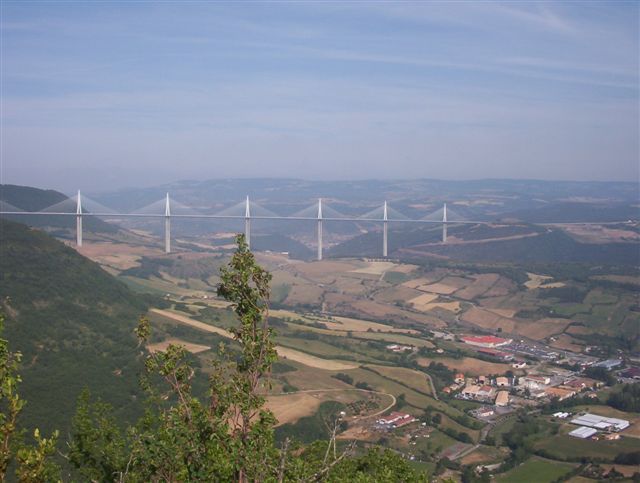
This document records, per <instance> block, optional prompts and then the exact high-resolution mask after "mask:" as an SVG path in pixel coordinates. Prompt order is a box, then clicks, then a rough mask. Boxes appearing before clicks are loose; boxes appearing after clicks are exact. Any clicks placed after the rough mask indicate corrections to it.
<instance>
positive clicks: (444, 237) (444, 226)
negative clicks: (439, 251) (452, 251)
mask: <svg viewBox="0 0 640 483" xmlns="http://www.w3.org/2000/svg"><path fill="white" fill-rule="evenodd" d="M442 243H447V204H446V203H445V204H444V208H443V212H442Z"/></svg>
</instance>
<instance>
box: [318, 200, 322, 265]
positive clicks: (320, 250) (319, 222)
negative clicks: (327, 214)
mask: <svg viewBox="0 0 640 483" xmlns="http://www.w3.org/2000/svg"><path fill="white" fill-rule="evenodd" d="M318 260H322V198H318Z"/></svg>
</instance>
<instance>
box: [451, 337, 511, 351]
mask: <svg viewBox="0 0 640 483" xmlns="http://www.w3.org/2000/svg"><path fill="white" fill-rule="evenodd" d="M460 340H462V342H464V343H465V344H469V345H472V346H476V347H486V348H493V347H501V346H503V345H509V344H511V342H513V339H503V338H502V337H495V336H493V335H482V336H471V335H470V336H463V337H461V338H460Z"/></svg>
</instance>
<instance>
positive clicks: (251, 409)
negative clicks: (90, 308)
mask: <svg viewBox="0 0 640 483" xmlns="http://www.w3.org/2000/svg"><path fill="white" fill-rule="evenodd" d="M237 242H238V249H237V251H236V253H235V254H234V256H233V258H232V259H231V261H230V263H229V264H228V266H226V267H224V268H222V269H221V280H222V281H221V283H220V285H219V287H218V294H219V295H220V296H222V297H224V298H225V299H227V300H229V301H230V302H232V304H233V307H234V310H235V313H236V315H237V316H238V319H239V324H238V326H237V327H235V328H234V329H233V330H232V332H233V334H234V338H235V340H236V341H237V343H238V344H239V345H240V356H239V357H231V356H229V355H227V354H226V352H225V349H224V346H221V347H220V349H219V357H218V358H217V359H216V361H213V362H212V367H211V376H210V380H209V392H208V395H207V397H206V398H203V399H201V398H198V397H196V396H195V395H194V394H193V392H192V380H193V377H194V374H195V371H194V369H193V368H192V367H191V366H190V364H189V363H188V357H187V352H186V350H185V349H184V347H182V346H176V345H171V346H169V347H168V349H167V350H166V352H156V353H153V354H149V355H148V356H147V358H146V364H145V365H146V375H145V377H144V379H143V381H142V382H143V387H144V389H145V390H146V392H147V393H148V395H149V397H148V403H147V408H146V411H145V414H144V416H143V417H142V418H141V419H140V420H139V421H138V422H137V423H136V424H135V425H133V426H129V427H127V428H126V429H124V430H123V429H121V428H120V426H119V425H118V422H117V421H116V419H115V417H114V416H113V412H112V409H111V407H110V406H109V405H107V404H104V403H101V402H97V403H94V404H92V403H90V396H89V394H88V393H87V392H85V393H84V394H83V395H82V396H81V398H80V401H79V405H78V410H77V413H76V416H75V418H74V420H73V435H72V437H71V441H69V442H68V453H67V454H66V457H67V459H68V460H69V462H70V463H71V464H72V465H73V466H74V467H75V468H76V469H77V472H78V474H79V475H80V476H81V477H82V479H84V480H89V481H132V482H137V481H238V482H248V481H256V482H261V481H274V482H275V481H278V482H280V481H344V480H352V481H356V482H365V481H381V482H392V481H393V482H396V481H406V482H412V481H424V479H425V478H423V477H421V476H420V475H418V474H417V473H416V472H415V471H414V470H413V469H412V468H411V467H410V466H409V465H408V463H407V462H406V461H404V460H403V459H402V458H400V457H399V456H398V455H396V454H395V453H392V452H390V451H384V452H380V451H378V450H372V451H370V452H368V453H366V454H364V455H362V456H359V457H355V456H353V455H352V454H351V450H352V449H353V447H349V448H348V449H347V450H346V451H344V452H342V453H337V451H336V444H335V431H334V433H333V434H334V438H332V440H331V441H328V442H316V443H314V444H312V445H310V446H309V447H307V448H302V447H299V446H297V445H296V444H295V443H293V442H291V441H289V440H286V441H285V442H284V444H283V446H282V447H280V448H279V447H277V446H276V444H275V440H274V430H273V428H274V426H275V423H276V420H275V417H274V415H273V414H272V413H271V412H270V411H268V410H266V409H265V408H264V403H265V396H264V394H265V392H266V391H265V390H266V389H267V388H268V384H269V382H268V381H269V375H270V371H271V367H272V365H273V363H274V362H275V361H276V359H277V354H276V351H275V346H274V343H273V333H272V329H271V328H270V327H269V326H268V312H269V306H268V300H269V282H270V279H271V276H270V275H269V274H268V273H267V272H266V271H265V270H263V269H262V268H261V267H259V266H258V265H257V264H256V262H255V259H254V257H253V254H252V253H251V252H250V251H249V249H248V247H247V244H246V242H245V240H244V237H243V236H241V235H240V236H238V239H237ZM136 334H137V336H138V338H139V341H140V344H143V343H144V342H145V341H146V340H147V339H148V337H149V335H150V326H149V322H148V321H147V320H146V319H145V318H141V320H140V324H139V326H138V329H137V330H136ZM0 349H2V354H0V355H2V356H3V359H2V360H3V361H4V363H3V366H2V374H1V375H2V397H3V408H2V409H3V412H2V418H3V419H1V420H0V423H2V431H3V434H6V435H9V436H11V435H12V434H14V433H15V414H14V413H15V407H14V406H16V404H17V405H18V406H19V405H20V404H19V403H14V402H13V401H14V400H16V401H20V400H19V398H18V396H17V395H16V393H15V384H16V382H15V381H16V380H17V379H16V378H17V377H18V376H17V373H16V371H17V365H18V362H19V360H18V359H16V358H14V357H12V356H11V355H10V354H9V353H8V348H7V345H6V341H5V345H0ZM12 378H13V379H12ZM5 402H7V404H4V403H5ZM17 409H18V411H19V409H20V408H19V407H18V408H17ZM36 443H37V444H36V446H35V447H34V448H30V447H26V446H22V447H19V448H17V447H15V446H12V447H9V446H6V445H5V446H3V447H2V449H1V450H2V451H3V452H2V453H1V455H2V458H3V459H2V462H3V466H2V467H1V468H2V469H3V470H4V471H6V468H7V463H8V462H9V461H11V459H12V458H13V457H14V455H15V454H16V450H17V460H18V471H19V472H20V471H32V473H30V474H26V473H22V474H21V473H19V472H18V474H17V476H18V478H19V479H21V480H24V481H51V480H57V479H58V474H59V473H58V471H59V470H58V468H57V467H56V466H55V465H53V464H52V463H50V462H49V461H48V459H47V457H48V456H49V455H50V454H51V452H52V451H53V450H54V448H55V436H54V438H53V439H48V440H47V439H41V438H40V437H39V434H38V433H37V432H36ZM3 475H4V473H3Z"/></svg>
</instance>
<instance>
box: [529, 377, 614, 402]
mask: <svg viewBox="0 0 640 483" xmlns="http://www.w3.org/2000/svg"><path fill="white" fill-rule="evenodd" d="M602 385H603V383H602V382H601V381H597V380H595V379H589V378H586V377H571V378H568V379H565V380H564V381H561V383H560V384H555V385H551V378H550V377H549V376H536V375H528V376H524V377H522V378H520V380H519V386H521V387H524V388H525V389H528V390H529V397H531V398H534V399H541V398H548V399H558V400H559V401H564V400H565V399H568V398H570V397H573V396H575V395H576V394H578V393H580V392H582V391H584V390H587V389H595V388H597V387H601V386H602Z"/></svg>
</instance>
